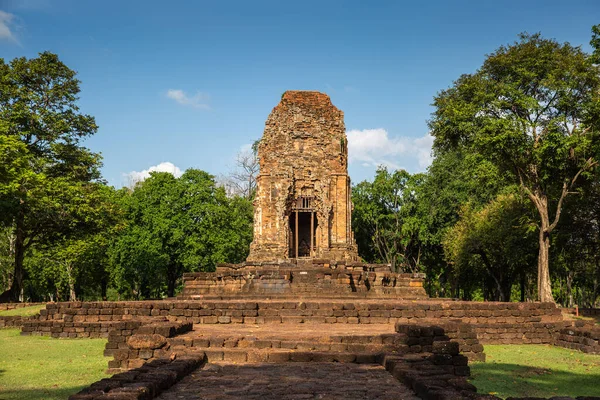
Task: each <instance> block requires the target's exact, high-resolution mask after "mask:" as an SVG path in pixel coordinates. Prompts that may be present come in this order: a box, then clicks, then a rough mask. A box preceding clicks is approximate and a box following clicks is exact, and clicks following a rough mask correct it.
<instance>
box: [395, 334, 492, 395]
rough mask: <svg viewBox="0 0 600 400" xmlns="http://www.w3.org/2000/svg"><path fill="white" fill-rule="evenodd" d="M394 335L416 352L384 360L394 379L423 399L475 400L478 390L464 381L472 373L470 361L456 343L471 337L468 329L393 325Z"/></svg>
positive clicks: (459, 344)
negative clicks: (403, 339)
mask: <svg viewBox="0 0 600 400" xmlns="http://www.w3.org/2000/svg"><path fill="white" fill-rule="evenodd" d="M396 331H397V332H398V333H400V334H404V335H406V336H407V338H408V342H409V343H411V349H414V350H418V351H414V352H412V353H411V354H405V355H398V356H391V355H388V356H387V357H386V359H385V361H384V366H385V368H386V369H387V370H388V371H389V372H390V373H391V374H392V375H393V376H394V377H395V378H396V379H398V380H399V381H401V382H402V383H404V384H405V385H407V386H408V387H410V388H411V389H412V390H413V391H414V392H415V393H416V394H417V396H419V397H420V398H422V399H467V398H469V399H474V398H478V396H477V394H476V392H477V388H476V387H475V386H473V385H472V384H470V383H469V382H468V381H467V380H466V377H468V376H469V375H470V373H471V371H470V368H469V366H468V361H469V360H468V358H467V356H466V355H464V354H461V349H460V347H461V343H459V341H462V342H463V343H466V342H465V341H466V340H467V339H471V338H472V336H473V335H474V333H473V332H472V331H471V330H470V329H469V327H468V326H467V325H465V324H460V323H452V324H448V325H446V326H440V325H410V324H409V325H407V324H396ZM451 336H455V337H456V338H457V339H458V340H459V341H456V340H455V339H451V338H450V337H451ZM475 340H476V339H475ZM472 350H474V349H472ZM481 350H483V349H481ZM472 353H473V354H475V351H472ZM480 353H481V354H483V353H482V352H480Z"/></svg>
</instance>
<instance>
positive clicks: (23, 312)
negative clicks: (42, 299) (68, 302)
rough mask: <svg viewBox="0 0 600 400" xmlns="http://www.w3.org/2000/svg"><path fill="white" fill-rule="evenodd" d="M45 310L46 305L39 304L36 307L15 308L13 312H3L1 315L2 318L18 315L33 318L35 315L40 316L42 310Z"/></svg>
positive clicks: (0, 312)
mask: <svg viewBox="0 0 600 400" xmlns="http://www.w3.org/2000/svg"><path fill="white" fill-rule="evenodd" d="M44 308H46V305H45V304H39V305H36V306H29V307H21V308H14V309H12V310H2V311H0V315H2V316H17V315H19V316H21V317H31V316H33V315H36V314H39V313H40V310H43V309H44Z"/></svg>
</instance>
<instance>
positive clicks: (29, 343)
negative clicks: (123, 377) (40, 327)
mask: <svg viewBox="0 0 600 400" xmlns="http://www.w3.org/2000/svg"><path fill="white" fill-rule="evenodd" d="M19 332H20V331H19V330H18V329H0V400H33V399H48V400H59V399H60V400H64V399H66V398H67V397H69V395H71V394H73V393H76V392H78V391H79V390H81V389H82V388H84V387H85V386H88V385H90V384H91V383H92V382H95V381H97V380H100V379H102V378H105V377H107V375H106V374H105V373H104V371H105V370H106V368H107V363H108V359H107V358H105V357H104V356H103V355H102V352H103V351H104V344H105V343H106V339H68V340H59V339H51V338H48V337H39V336H20V334H19Z"/></svg>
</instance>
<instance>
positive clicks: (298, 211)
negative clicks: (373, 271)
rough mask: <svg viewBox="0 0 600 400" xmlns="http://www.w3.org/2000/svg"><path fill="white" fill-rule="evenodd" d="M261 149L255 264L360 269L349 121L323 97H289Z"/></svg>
mask: <svg viewBox="0 0 600 400" xmlns="http://www.w3.org/2000/svg"><path fill="white" fill-rule="evenodd" d="M265 125H266V126H265V132H264V134H263V136H262V139H261V141H260V145H259V147H258V157H259V163H260V175H259V176H258V179H257V187H258V191H257V194H256V199H255V201H254V241H253V242H252V245H251V246H250V255H249V257H248V260H249V261H273V260H285V259H294V258H296V259H298V258H321V259H332V260H347V261H357V260H358V252H357V249H356V244H355V242H354V238H353V235H352V201H351V185H350V177H349V176H348V141H347V139H346V127H345V125H344V113H343V112H342V111H340V110H338V109H337V108H336V107H335V106H334V105H333V104H332V103H331V100H330V99H329V96H327V95H326V94H323V93H319V92H308V91H287V92H285V93H284V94H283V96H282V97H281V102H280V103H279V104H278V105H277V106H276V107H275V108H274V109H273V111H272V112H271V114H270V115H269V118H267V122H266V124H265Z"/></svg>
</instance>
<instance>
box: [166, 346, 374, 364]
mask: <svg viewBox="0 0 600 400" xmlns="http://www.w3.org/2000/svg"><path fill="white" fill-rule="evenodd" d="M173 353H175V354H185V355H189V354H194V353H204V354H205V355H206V361H207V362H209V363H213V362H219V361H226V362H234V363H247V362H249V363H256V362H267V363H281V362H339V363H356V364H381V363H382V362H383V360H384V358H385V352H383V351H370V352H369V351H355V352H350V351H346V352H339V351H303V350H289V349H240V348H221V349H215V348H211V347H206V348H202V347H197V348H196V347H194V348H192V349H190V348H188V347H185V346H172V347H171V348H170V349H169V350H168V351H165V355H167V354H173Z"/></svg>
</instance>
